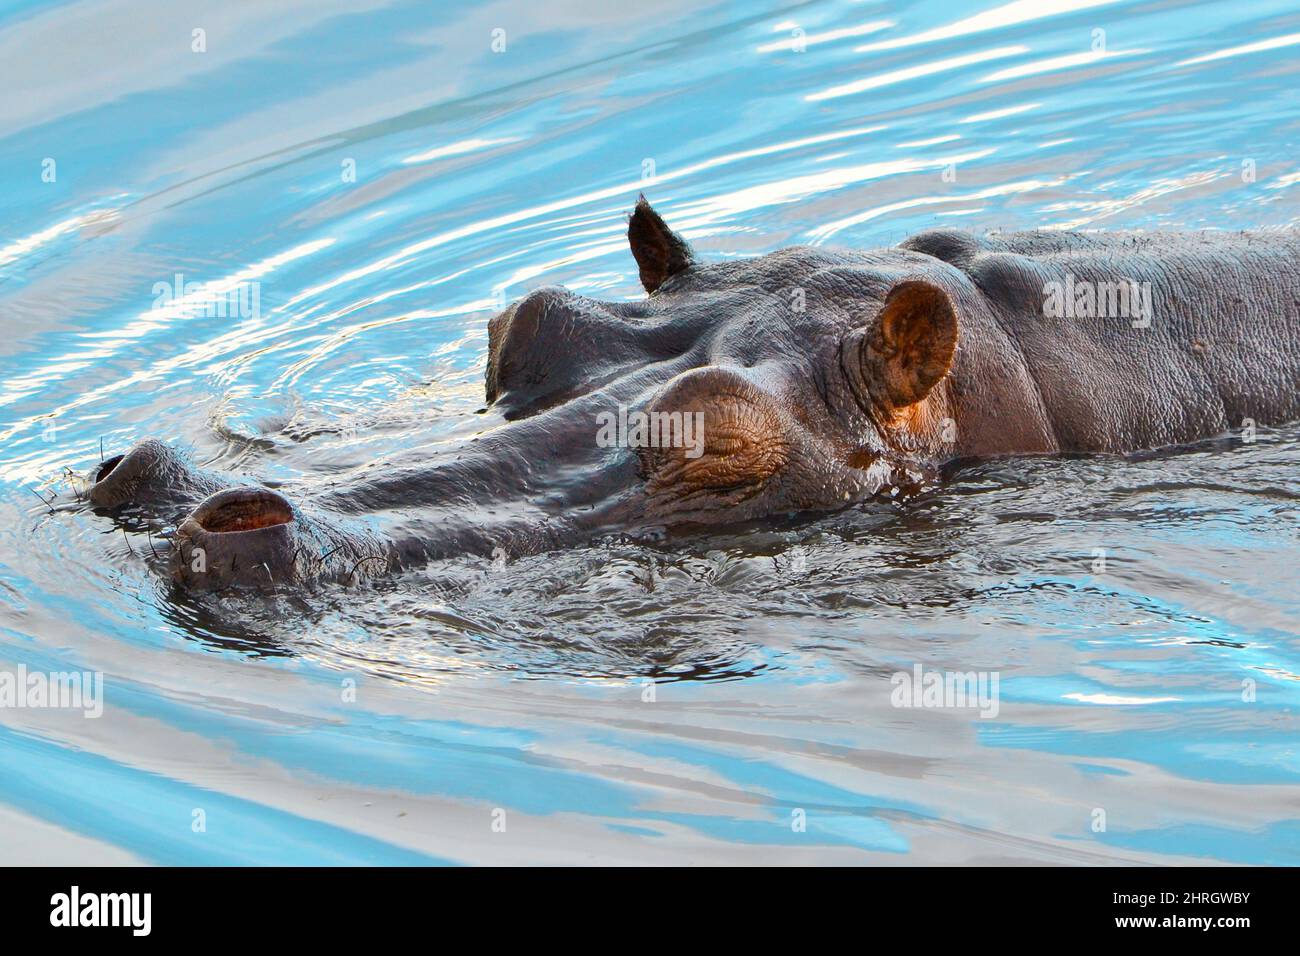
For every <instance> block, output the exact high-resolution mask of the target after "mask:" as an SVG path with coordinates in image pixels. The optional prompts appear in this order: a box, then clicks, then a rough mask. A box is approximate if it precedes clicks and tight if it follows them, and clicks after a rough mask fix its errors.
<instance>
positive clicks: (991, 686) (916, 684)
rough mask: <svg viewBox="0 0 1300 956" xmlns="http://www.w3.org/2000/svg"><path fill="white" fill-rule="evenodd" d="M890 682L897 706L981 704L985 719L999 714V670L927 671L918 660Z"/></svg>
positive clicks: (966, 706)
mask: <svg viewBox="0 0 1300 956" xmlns="http://www.w3.org/2000/svg"><path fill="white" fill-rule="evenodd" d="M889 683H890V684H892V685H893V687H894V689H893V690H892V691H891V692H890V694H889V702H890V703H891V704H892V705H893V706H895V707H924V708H933V709H945V708H951V709H957V708H972V709H974V708H978V709H979V712H980V717H983V718H985V719H991V718H993V717H996V716H997V715H998V707H999V702H998V685H999V683H1000V677H999V675H998V672H997V671H991V672H990V671H935V670H930V671H927V670H925V669H923V668H922V667H921V665H920V664H916V665H914V666H913V667H912V669H911V671H898V672H897V673H895V674H894V675H893V676H892V677H891V678H890V679H889Z"/></svg>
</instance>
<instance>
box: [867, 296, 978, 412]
mask: <svg viewBox="0 0 1300 956" xmlns="http://www.w3.org/2000/svg"><path fill="white" fill-rule="evenodd" d="M863 333H864V334H863V336H862V339H861V342H862V346H861V348H860V350H859V356H860V360H861V362H862V375H863V379H864V380H865V382H866V383H867V385H868V388H869V389H870V391H871V394H872V397H874V398H875V399H876V400H877V401H880V402H881V403H883V404H884V405H885V406H886V407H890V408H902V407H904V406H907V405H913V404H915V403H917V402H919V401H921V399H923V398H925V397H926V396H927V395H929V394H930V390H931V389H933V388H934V387H935V386H936V385H938V384H939V382H940V381H942V380H943V377H944V376H945V375H947V374H948V370H949V369H950V368H952V360H953V355H954V354H955V353H956V351H957V311H956V309H954V308H953V304H952V300H951V299H949V298H948V294H947V293H946V292H944V291H943V289H941V288H939V287H938V286H937V285H934V284H933V283H930V282H926V281H924V280H921V279H908V280H906V281H903V282H899V283H898V284H897V285H895V286H894V287H893V288H892V289H890V290H889V295H888V296H887V297H886V298H885V304H884V307H883V308H881V310H880V314H879V315H877V316H876V320H875V321H874V322H873V323H871V324H870V325H869V326H868V327H867V328H866V329H864V330H863Z"/></svg>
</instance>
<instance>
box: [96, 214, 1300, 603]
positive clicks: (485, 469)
mask: <svg viewBox="0 0 1300 956" xmlns="http://www.w3.org/2000/svg"><path fill="white" fill-rule="evenodd" d="M628 238H629V243H630V246H631V251H632V255H633V256H634V258H635V260H636V263H637V265H638V267H639V271H640V277H641V281H642V284H643V285H644V286H645V289H646V291H647V293H648V297H647V298H645V299H643V300H640V301H635V302H600V301H597V300H594V299H588V298H585V297H583V296H579V295H575V294H573V293H570V292H566V291H565V290H563V289H558V288H548V289H540V290H537V291H534V292H531V293H529V294H528V295H526V296H525V297H524V298H522V299H520V300H519V301H518V302H515V303H514V304H513V305H511V306H510V307H509V308H508V309H506V310H505V311H504V312H503V313H501V314H500V315H498V316H496V317H495V318H493V319H492V320H491V322H490V323H489V327H488V328H489V355H488V367H487V398H488V401H489V402H491V403H495V405H496V406H497V407H498V409H499V410H500V411H501V412H502V413H503V415H504V417H505V419H506V420H507V424H505V425H504V426H502V427H499V428H497V429H495V430H491V431H488V432H486V433H484V434H482V435H480V436H479V437H477V438H476V439H474V440H471V441H469V442H467V443H465V444H464V445H463V447H461V448H459V449H458V450H456V451H454V452H452V453H442V454H439V455H437V456H434V457H431V456H430V455H429V453H427V452H426V451H424V450H413V451H412V452H410V453H409V454H407V455H404V456H399V457H397V458H394V459H390V460H387V461H383V462H378V463H376V464H374V465H373V466H371V467H370V468H368V469H364V470H363V471H362V472H361V473H360V474H357V475H355V476H353V477H351V478H349V479H348V480H345V481H336V482H331V483H322V484H320V485H319V486H308V487H302V488H297V489H295V492H294V494H295V500H293V501H290V500H289V499H288V498H287V497H285V496H283V495H281V494H280V493H279V492H276V491H273V490H271V489H267V488H258V487H256V486H253V485H250V484H248V483H246V482H245V483H240V482H238V481H237V480H236V479H233V478H230V477H227V476H224V475H220V474H216V473H211V472H204V471H200V470H197V469H195V468H194V467H192V466H191V465H190V464H188V463H187V462H186V461H184V460H183V459H182V458H181V456H179V455H178V454H177V453H176V452H175V451H174V450H172V449H170V448H168V447H167V446H166V445H163V444H160V443H158V442H152V441H146V442H141V443H139V444H137V445H136V446H134V447H133V448H132V449H130V450H129V451H128V452H127V453H126V454H125V455H124V456H120V457H118V458H114V459H110V460H108V461H106V462H105V463H103V464H102V465H100V466H99V467H97V468H96V469H95V471H94V473H93V474H92V475H91V479H92V481H93V485H92V488H91V491H90V499H91V501H92V503H93V504H95V505H96V506H99V507H102V508H116V507H121V506H124V505H130V506H132V507H134V508H136V509H137V510H139V511H141V512H144V513H146V514H154V515H157V516H160V517H167V516H168V515H170V514H175V513H177V512H178V511H179V512H180V513H188V516H187V517H184V519H183V520H181V521H180V522H179V525H178V527H177V529H176V534H175V535H174V537H173V552H172V557H171V567H172V574H173V576H174V578H175V579H176V580H177V581H178V582H180V583H181V584H183V585H185V586H189V587H195V588H204V589H211V588H224V587H228V586H231V585H236V586H253V587H260V586H279V585H282V584H285V583H293V582H302V581H305V580H311V579H322V578H324V579H340V580H355V579H356V578H358V577H366V576H372V575H375V574H382V573H388V572H392V571H395V570H398V569H401V568H405V567H411V566H416V565H419V564H422V563H424V562H427V561H430V560H433V559H437V558H442V557H448V556H451V555H456V554H478V555H483V556H488V555H493V554H498V555H499V554H502V553H504V554H505V555H506V556H508V557H514V556H519V555H522V554H528V553H536V552H539V551H543V550H547V549H552V548H560V547H565V546H568V545H572V544H575V543H578V542H581V541H584V540H588V539H590V538H591V537H592V536H593V535H595V534H598V533H600V532H602V531H606V530H625V531H637V530H647V529H660V528H678V529H683V530H692V529H699V528H702V527H709V526H717V525H724V524H733V523H737V522H745V521H752V520H755V519H762V518H767V517H771V516H775V515H786V514H790V513H799V512H809V511H814V512H815V511H825V510H828V509H836V508H843V507H845V506H847V505H851V504H852V503H854V502H857V501H861V500H863V499H865V498H868V497H870V496H872V495H876V494H879V493H881V492H883V491H887V490H890V489H893V488H896V487H899V486H905V485H910V484H912V483H914V482H916V481H919V480H924V479H926V478H928V477H929V476H932V475H934V474H935V473H936V470H937V469H938V468H939V467H940V466H942V465H944V464H945V463H947V462H951V461H953V460H956V459H964V458H970V457H987V456H1001V455H1024V454H1055V453H1060V452H1092V453H1105V452H1126V451H1135V450H1138V449H1144V448H1152V447H1157V446H1162V445H1172V444H1179V443H1184V442H1191V441H1195V440H1198V439H1202V438H1207V437H1211V436H1215V435H1220V434H1223V433H1225V432H1228V431H1231V430H1233V429H1238V428H1241V427H1242V426H1243V424H1244V423H1246V422H1248V421H1252V422H1254V423H1255V424H1256V425H1258V426H1263V425H1271V424H1280V423H1282V422H1285V421H1289V420H1293V419H1295V418H1297V417H1300V317H1298V316H1300V234H1297V232H1296V231H1294V230H1292V231H1287V232H1270V233H1233V234H1224V233H1213V232H1211V233H1195V234H1191V233H1189V234H1178V233H1144V234H1117V233H1111V234H1080V233H1067V232H1042V233H1013V234H1005V235H1000V236H987V237H983V238H977V237H975V236H972V235H970V234H967V233H962V232H958V231H931V232H926V233H922V234H920V235H917V236H915V237H913V238H911V239H909V240H908V241H906V242H904V243H903V244H902V245H900V246H898V247H896V248H890V249H878V250H872V251H865V252H855V251H847V250H839V251H837V250H829V249H821V248H809V247H794V248H789V249H783V250H780V251H778V252H774V253H771V254H769V255H765V256H760V257H756V258H751V259H743V260H728V261H720V262H703V261H699V260H697V259H696V258H695V256H694V255H693V253H692V252H691V250H690V249H689V247H688V246H687V244H686V243H685V242H684V241H683V240H682V239H681V238H680V237H679V236H677V235H676V234H675V233H673V232H672V231H671V230H670V229H669V228H668V226H667V225H665V223H664V222H663V220H662V219H661V218H660V217H659V216H658V215H657V214H656V213H655V212H654V211H653V210H652V209H651V208H650V206H649V205H648V204H647V203H646V202H645V200H644V199H642V200H641V202H640V203H638V205H637V207H636V209H635V211H634V212H633V214H632V216H631V219H630V221H629V228H628ZM1120 282H1124V283H1128V282H1136V283H1138V284H1139V285H1138V287H1137V293H1136V294H1135V295H1134V296H1133V297H1132V299H1131V301H1130V302H1129V304H1128V306H1127V308H1124V307H1122V305H1119V304H1117V303H1118V302H1119V300H1117V299H1114V298H1112V299H1110V300H1108V301H1109V305H1108V306H1107V307H1106V309H1107V310H1108V311H1109V312H1110V313H1111V314H1109V315H1108V316H1107V317H1103V318H1097V317H1093V316H1091V315H1088V314H1082V315H1081V314H1079V312H1080V311H1083V312H1084V313H1086V312H1087V311H1088V310H1087V309H1086V308H1085V305H1086V296H1084V297H1083V298H1080V299H1076V300H1075V302H1076V303H1078V304H1079V307H1078V308H1076V309H1074V310H1073V311H1072V312H1071V314H1067V315H1058V314H1054V313H1051V310H1052V307H1051V306H1048V307H1047V308H1046V309H1045V303H1047V302H1049V300H1050V291H1049V290H1051V289H1052V287H1053V283H1059V288H1062V289H1067V290H1070V291H1069V293H1068V294H1069V295H1071V296H1074V295H1075V293H1076V291H1077V290H1079V289H1087V288H1089V287H1090V285H1089V284H1092V285H1091V288H1094V289H1097V290H1101V291H1100V294H1101V295H1102V296H1105V295H1113V294H1114V291H1113V290H1114V289H1115V287H1116V286H1115V284H1116V283H1120ZM1143 284H1145V285H1143ZM1107 290H1110V291H1109V292H1108V291H1107ZM1143 290H1145V293H1146V295H1147V296H1148V299H1147V300H1145V301H1144V299H1143ZM1080 294H1081V295H1082V293H1080ZM1147 301H1149V306H1150V309H1149V314H1147V310H1146V302H1147ZM1058 304H1059V302H1058ZM1057 311H1059V310H1057ZM1045 312H1046V313H1051V314H1045ZM1116 313H1118V314H1116ZM1147 319H1149V322H1147V321H1146V320H1147ZM620 406H623V407H624V408H625V409H626V410H627V411H628V413H636V412H644V413H668V414H669V415H671V414H672V413H682V415H684V416H691V417H690V419H689V420H690V421H691V422H695V421H696V420H697V419H696V418H695V417H694V416H696V415H699V416H701V417H702V418H701V420H702V422H703V430H702V433H701V434H702V438H701V437H700V435H688V434H686V433H684V432H683V431H682V430H681V427H680V426H678V428H677V430H676V431H674V430H673V426H676V425H677V423H678V421H680V422H681V423H682V424H684V423H685V422H686V421H687V419H686V418H679V419H678V420H674V419H672V418H667V419H664V421H666V422H667V423H668V426H669V427H668V431H667V433H666V435H665V434H664V433H660V434H659V436H658V437H659V438H661V439H665V440H663V441H659V442H657V444H658V445H659V446H660V447H654V443H655V437H656V436H655V435H654V434H651V435H646V436H638V435H636V434H635V433H633V434H631V435H630V436H629V437H630V439H631V440H630V442H627V443H625V444H623V445H618V444H614V445H612V446H611V445H610V444H609V443H608V442H607V441H604V440H602V428H601V425H602V423H603V420H602V418H601V417H600V416H602V415H611V416H615V417H617V415H618V413H619V408H620ZM633 421H634V419H633ZM604 437H605V438H608V437H617V436H609V435H608V434H606V435H605V436H604ZM688 438H693V439H695V440H694V441H691V442H688V441H687V439H688ZM647 443H650V444H647ZM665 444H667V445H668V446H671V447H663V446H664V445H665ZM629 445H635V446H636V447H629ZM498 549H499V550H498Z"/></svg>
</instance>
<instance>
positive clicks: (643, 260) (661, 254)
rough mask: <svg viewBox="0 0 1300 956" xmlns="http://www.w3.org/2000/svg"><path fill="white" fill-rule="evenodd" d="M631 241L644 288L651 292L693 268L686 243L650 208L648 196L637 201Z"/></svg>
mask: <svg viewBox="0 0 1300 956" xmlns="http://www.w3.org/2000/svg"><path fill="white" fill-rule="evenodd" d="M627 241H628V243H629V244H630V245H631V246H632V255H633V256H634V257H635V258H636V264H637V265H638V266H639V267H640V269H641V284H642V285H643V286H645V290H646V291H647V292H653V291H654V290H655V289H657V288H659V287H660V286H661V285H663V283H664V281H665V280H666V279H667V278H668V277H669V276H674V275H676V274H677V273H679V272H681V271H682V270H683V269H685V268H686V267H687V266H689V265H690V264H691V261H692V260H693V258H694V256H693V255H692V253H691V247H690V246H688V245H687V244H686V240H685V239H683V238H682V237H681V236H679V235H677V233H675V232H673V231H672V230H671V229H669V228H668V225H667V224H666V223H665V222H664V221H663V220H662V219H661V218H659V213H657V212H655V211H654V210H653V209H651V208H650V204H649V203H648V202H646V198H645V196H642V197H641V198H640V199H638V200H637V204H636V209H634V210H633V211H632V218H631V219H629V220H628V224H627Z"/></svg>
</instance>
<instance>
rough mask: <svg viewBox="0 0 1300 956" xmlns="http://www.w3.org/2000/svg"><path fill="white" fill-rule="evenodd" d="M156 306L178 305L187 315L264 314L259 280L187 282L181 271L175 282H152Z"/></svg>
mask: <svg viewBox="0 0 1300 956" xmlns="http://www.w3.org/2000/svg"><path fill="white" fill-rule="evenodd" d="M153 295H154V300H153V307H154V308H155V309H167V308H175V309H179V310H181V311H182V312H183V313H184V314H185V315H189V316H204V317H206V318H220V319H225V318H231V319H256V318H260V317H261V315H262V283H260V282H247V281H245V282H186V281H185V275H184V273H181V272H178V273H176V275H175V276H173V277H172V281H171V282H170V283H168V282H155V283H154V284H153Z"/></svg>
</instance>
